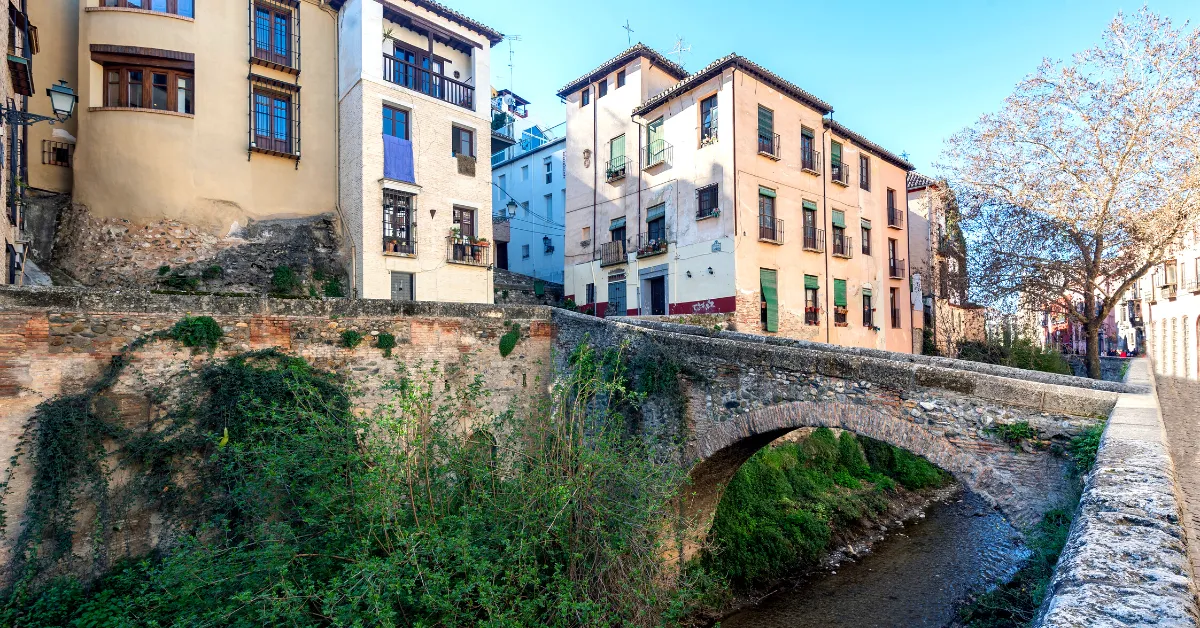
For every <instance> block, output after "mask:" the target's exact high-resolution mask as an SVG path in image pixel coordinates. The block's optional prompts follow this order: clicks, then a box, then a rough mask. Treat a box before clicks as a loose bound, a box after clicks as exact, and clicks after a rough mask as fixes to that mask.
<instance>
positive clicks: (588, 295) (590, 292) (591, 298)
mask: <svg viewBox="0 0 1200 628" xmlns="http://www.w3.org/2000/svg"><path fill="white" fill-rule="evenodd" d="M583 294H584V298H585V299H586V301H584V303H595V302H596V284H594V283H589V284H588V285H587V287H585V288H584V289H583Z"/></svg>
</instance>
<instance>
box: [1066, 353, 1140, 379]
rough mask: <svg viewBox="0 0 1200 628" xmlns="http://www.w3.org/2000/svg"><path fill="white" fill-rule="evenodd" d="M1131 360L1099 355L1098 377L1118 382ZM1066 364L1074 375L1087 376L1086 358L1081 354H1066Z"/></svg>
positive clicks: (1123, 375)
mask: <svg viewBox="0 0 1200 628" xmlns="http://www.w3.org/2000/svg"><path fill="white" fill-rule="evenodd" d="M1131 362H1133V358H1113V357H1107V356H1100V379H1102V380H1104V381H1106V382H1120V381H1123V380H1124V377H1125V373H1126V370H1127V369H1128V368H1129V367H1128V366H1127V365H1128V364H1130V363H1131ZM1067 364H1070V365H1071V372H1072V373H1073V374H1074V375H1075V376H1076V377H1087V359H1086V358H1085V357H1084V356H1082V355H1069V356H1067Z"/></svg>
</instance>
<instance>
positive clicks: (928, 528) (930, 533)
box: [720, 492, 1026, 628]
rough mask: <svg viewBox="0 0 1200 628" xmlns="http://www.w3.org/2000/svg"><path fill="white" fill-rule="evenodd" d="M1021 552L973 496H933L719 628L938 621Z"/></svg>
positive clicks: (947, 619) (1006, 573)
mask: <svg viewBox="0 0 1200 628" xmlns="http://www.w3.org/2000/svg"><path fill="white" fill-rule="evenodd" d="M1025 556H1026V552H1025V550H1024V549H1023V547H1022V546H1021V544H1020V541H1019V536H1018V533H1017V531H1016V529H1014V528H1013V527H1012V526H1011V525H1009V524H1008V522H1007V521H1006V520H1005V519H1004V517H1002V516H1001V515H1000V514H999V513H997V512H996V511H995V510H993V509H992V508H990V507H988V506H987V504H986V503H985V502H984V501H983V499H982V498H980V497H979V496H978V495H975V494H974V493H970V492H960V493H958V494H957V495H955V496H954V497H951V498H949V499H947V500H945V501H941V502H934V503H933V504H932V505H931V506H930V507H929V508H928V509H927V510H926V511H925V517H924V518H923V519H914V520H913V521H910V522H909V523H907V524H906V525H905V526H904V527H902V528H897V529H894V530H893V531H892V532H890V533H889V534H888V537H887V538H885V539H884V540H882V541H880V542H879V543H877V544H876V545H875V546H874V548H873V549H872V551H871V553H869V554H867V555H866V556H863V557H862V558H861V559H860V560H857V561H855V562H846V563H843V564H841V565H840V566H838V567H837V568H836V569H835V570H833V571H828V570H827V571H822V572H818V573H816V574H814V575H812V576H810V577H808V578H806V579H804V580H801V581H799V582H797V583H795V584H794V585H789V586H787V587H785V588H783V589H780V590H779V591H777V592H776V593H774V594H772V595H770V596H769V597H767V598H766V599H764V600H763V601H762V602H760V603H759V604H758V605H757V606H754V607H752V608H748V609H746V610H743V611H740V612H738V613H736V614H734V615H731V616H730V617H727V618H726V619H724V620H723V621H722V622H721V624H720V625H721V627H722V628H739V627H754V628H775V627H784V626H786V627H788V628H807V627H812V628H818V627H820V628H837V627H842V626H844V627H847V628H850V627H853V628H868V627H873V626H878V627H884V626H888V627H891V626H896V627H905V628H909V627H918V626H929V627H943V626H949V625H951V624H952V623H953V621H954V618H955V611H956V608H957V607H958V605H959V604H960V603H961V602H962V601H963V599H964V598H966V597H967V595H969V594H970V593H972V592H975V591H979V590H982V589H985V588H987V587H988V586H989V585H991V584H995V583H998V582H1000V581H1003V580H1005V579H1007V578H1008V577H1010V576H1011V575H1012V574H1013V573H1014V572H1015V571H1016V569H1017V567H1018V566H1019V564H1020V562H1021V561H1022V560H1023V559H1024V557H1025Z"/></svg>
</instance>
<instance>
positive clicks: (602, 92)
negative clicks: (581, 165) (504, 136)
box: [589, 77, 608, 303]
mask: <svg viewBox="0 0 1200 628" xmlns="http://www.w3.org/2000/svg"><path fill="white" fill-rule="evenodd" d="M607 95H608V77H605V78H603V79H600V82H599V83H596V100H599V99H601V98H604V97H605V96H607ZM589 303H590V301H589Z"/></svg>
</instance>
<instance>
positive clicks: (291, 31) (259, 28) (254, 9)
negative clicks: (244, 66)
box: [250, 0, 300, 72]
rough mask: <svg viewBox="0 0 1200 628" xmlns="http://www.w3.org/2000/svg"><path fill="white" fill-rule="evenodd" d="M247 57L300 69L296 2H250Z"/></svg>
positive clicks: (298, 18) (298, 6) (282, 68)
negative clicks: (248, 53) (249, 34)
mask: <svg viewBox="0 0 1200 628" xmlns="http://www.w3.org/2000/svg"><path fill="white" fill-rule="evenodd" d="M250 25H251V28H250V33H251V37H250V60H251V61H253V62H254V63H258V64H260V65H265V66H268V67H272V68H275V69H278V70H283V71H285V72H286V71H290V70H295V71H297V72H298V71H299V70H300V5H299V2H297V1H296V0H252V1H251V2H250Z"/></svg>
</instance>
